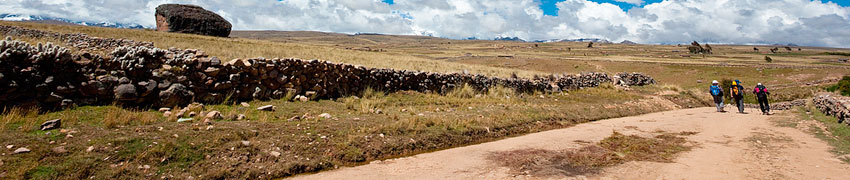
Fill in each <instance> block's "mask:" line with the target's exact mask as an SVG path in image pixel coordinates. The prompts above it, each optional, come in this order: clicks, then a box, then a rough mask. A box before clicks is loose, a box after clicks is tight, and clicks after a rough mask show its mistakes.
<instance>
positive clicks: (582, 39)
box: [467, 37, 634, 43]
mask: <svg viewBox="0 0 850 180" xmlns="http://www.w3.org/2000/svg"><path fill="white" fill-rule="evenodd" d="M467 39H468V40H477V38H474V37H473V38H467ZM493 40H496V41H518V42H539V43H545V42H594V43H612V42H611V41H608V40H606V39H599V38H579V39H548V40H534V41H526V40H523V39H520V38H519V37H496V38H495V39H493ZM624 43H634V42H631V41H624Z"/></svg>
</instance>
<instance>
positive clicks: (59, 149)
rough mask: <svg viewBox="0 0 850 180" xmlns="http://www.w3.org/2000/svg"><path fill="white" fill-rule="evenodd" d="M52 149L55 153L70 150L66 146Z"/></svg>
mask: <svg viewBox="0 0 850 180" xmlns="http://www.w3.org/2000/svg"><path fill="white" fill-rule="evenodd" d="M50 150H53V152H54V153H58V154H62V153H66V152H68V150H65V146H59V147H55V148H53V149H50Z"/></svg>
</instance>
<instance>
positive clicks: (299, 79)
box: [0, 27, 655, 110]
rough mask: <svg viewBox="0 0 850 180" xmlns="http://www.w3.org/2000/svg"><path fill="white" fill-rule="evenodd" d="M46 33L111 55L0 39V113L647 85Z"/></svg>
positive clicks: (623, 77)
mask: <svg viewBox="0 0 850 180" xmlns="http://www.w3.org/2000/svg"><path fill="white" fill-rule="evenodd" d="M0 29H5V31H2V30H0V32H6V33H8V32H13V33H12V34H16V35H27V36H30V37H33V36H39V35H38V34H39V31H35V30H26V29H21V28H11V29H13V30H11V31H10V30H9V29H10V28H8V27H0ZM46 34H48V35H50V36H54V37H57V38H60V39H69V40H70V39H72V40H71V41H66V42H67V43H68V44H95V45H96V47H104V49H112V50H111V53H110V54H109V55H108V56H107V57H101V56H96V55H94V56H93V55H90V54H88V53H82V54H79V53H78V54H73V53H71V51H70V50H68V49H66V48H63V47H59V46H56V45H52V44H47V45H42V44H38V45H31V44H27V43H24V42H21V41H15V40H12V39H11V38H7V39H6V40H3V41H2V42H0V104H2V106H39V107H41V108H42V109H45V110H49V109H59V108H63V107H69V106H74V105H101V104H111V103H117V104H122V105H129V106H141V107H174V106H182V105H186V104H189V103H191V102H202V103H220V102H224V101H227V100H238V101H247V100H254V99H258V100H265V99H280V98H289V97H292V96H294V95H302V96H306V97H310V98H314V99H315V98H319V99H324V98H336V97H341V96H346V95H354V94H357V93H359V92H361V91H362V90H364V89H366V88H372V89H377V90H382V91H387V92H394V91H406V90H410V91H418V92H433V93H446V92H448V91H450V90H452V89H454V88H456V87H459V86H462V85H464V84H467V85H469V86H471V87H473V88H475V89H477V90H482V91H483V90H487V89H488V88H491V87H495V86H504V87H509V88H513V89H515V90H517V91H519V92H532V91H544V92H560V91H569V90H574V89H580V88H585V87H595V86H598V85H599V84H600V83H604V82H612V81H613V82H616V84H618V85H623V86H641V85H647V84H652V83H655V81H654V80H653V79H652V78H651V77H649V76H646V75H643V74H640V73H619V74H617V75H616V76H614V77H613V78H612V77H610V76H609V75H607V74H605V73H584V74H575V75H558V76H556V75H551V76H549V77H544V78H541V77H538V78H534V79H522V78H499V77H488V76H483V75H473V74H466V73H430V72H417V71H406V70H394V69H380V68H367V67H362V66H356V65H351V64H340V63H331V62H328V61H319V60H300V59H278V58H275V59H265V58H251V59H233V60H229V61H223V60H221V59H218V58H217V57H210V56H208V55H206V54H205V53H204V52H203V51H199V50H194V49H185V50H181V49H176V48H171V49H159V48H154V47H153V44H152V43H148V42H141V43H139V42H133V41H127V40H117V39H108V38H92V37H88V36H85V35H74V36H69V35H61V34H60V35H56V34H51V33H46ZM41 36H44V34H42V35H41ZM116 46H117V48H113V47H116Z"/></svg>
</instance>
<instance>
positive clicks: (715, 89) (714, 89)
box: [711, 80, 726, 112]
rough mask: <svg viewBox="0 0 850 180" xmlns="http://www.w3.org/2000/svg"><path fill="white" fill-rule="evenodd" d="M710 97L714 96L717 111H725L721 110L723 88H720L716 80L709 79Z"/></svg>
mask: <svg viewBox="0 0 850 180" xmlns="http://www.w3.org/2000/svg"><path fill="white" fill-rule="evenodd" d="M711 97H714V105H715V106H717V112H726V111H725V110H723V88H720V82H717V80H713V81H711Z"/></svg>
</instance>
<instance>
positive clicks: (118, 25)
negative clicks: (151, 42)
mask: <svg viewBox="0 0 850 180" xmlns="http://www.w3.org/2000/svg"><path fill="white" fill-rule="evenodd" d="M0 20H4V21H40V22H48V23H53V24H62V23H68V24H78V25H83V26H98V27H110V28H125V29H144V28H145V27H144V26H142V25H139V24H121V23H112V22H85V21H74V20H69V19H64V18H53V17H45V16H26V15H17V14H0Z"/></svg>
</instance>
